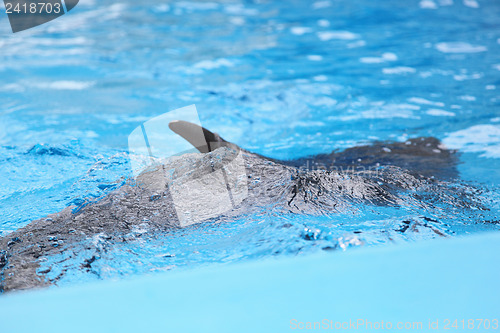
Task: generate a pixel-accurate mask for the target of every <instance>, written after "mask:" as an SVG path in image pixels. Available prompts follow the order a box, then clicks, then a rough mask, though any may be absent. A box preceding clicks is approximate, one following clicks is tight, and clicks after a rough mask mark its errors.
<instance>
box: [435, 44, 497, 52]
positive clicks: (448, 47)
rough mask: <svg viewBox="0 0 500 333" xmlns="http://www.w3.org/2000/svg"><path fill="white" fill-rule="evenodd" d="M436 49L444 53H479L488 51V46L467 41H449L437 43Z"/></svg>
mask: <svg viewBox="0 0 500 333" xmlns="http://www.w3.org/2000/svg"><path fill="white" fill-rule="evenodd" d="M436 49H437V50H438V51H440V52H443V53H478V52H485V51H488V49H487V48H486V46H482V45H472V44H469V43H465V42H447V43H438V44H436Z"/></svg>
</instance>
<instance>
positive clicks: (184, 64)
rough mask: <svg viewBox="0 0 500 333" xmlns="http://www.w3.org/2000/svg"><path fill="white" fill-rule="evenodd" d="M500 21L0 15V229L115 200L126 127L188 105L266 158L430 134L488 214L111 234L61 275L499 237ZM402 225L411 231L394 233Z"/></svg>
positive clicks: (297, 14) (418, 210)
mask: <svg viewBox="0 0 500 333" xmlns="http://www.w3.org/2000/svg"><path fill="white" fill-rule="evenodd" d="M498 17H500V5H499V4H498V2H496V1H494V0H491V1H480V0H478V1H477V2H476V1H473V0H467V1H464V2H461V1H451V0H441V1H405V2H401V1H383V2H373V1H356V2H353V1H316V2H310V1H286V2H284V1H283V2H280V1H255V2H251V1H223V2H217V3H216V2H213V3H212V2H190V1H182V2H166V3H159V2H158V1H141V2H140V3H137V2H133V1H121V2H111V1H99V2H97V1H95V2H94V1H83V2H81V3H80V4H79V5H78V6H77V7H76V8H75V9H73V10H72V12H71V13H69V14H67V15H64V16H63V17H61V18H59V19H57V20H55V21H53V22H50V23H48V24H45V25H43V26H40V27H38V28H35V29H31V30H28V31H26V32H22V33H17V34H12V33H11V32H10V30H9V29H10V28H9V26H8V22H7V17H6V15H5V13H2V14H1V15H0V50H1V52H0V60H1V61H0V98H1V100H2V103H1V107H0V175H1V176H0V177H1V184H2V186H1V187H0V216H1V219H0V235H6V234H8V233H9V232H11V231H13V230H16V229H18V228H20V227H22V226H24V225H26V224H28V223H29V222H30V221H32V220H34V219H37V218H41V217H44V216H46V215H47V214H50V213H54V212H58V211H60V210H61V209H63V208H64V207H66V206H68V205H79V204H81V203H82V202H83V201H84V200H85V199H86V198H89V197H100V196H102V195H105V194H106V193H107V192H108V191H110V190H112V189H113V188H114V187H115V186H117V184H119V183H120V182H121V181H123V180H124V179H127V178H128V177H130V173H131V170H130V165H129V161H128V156H127V136H128V135H129V134H130V132H131V131H132V130H133V129H134V128H136V127H137V126H138V125H140V124H141V123H142V122H144V121H146V120H148V119H150V118H151V117H154V116H157V115H160V114H162V113H164V112H167V111H169V110H173V109H177V108H179V107H183V106H186V105H190V104H196V106H197V108H198V111H199V113H200V117H201V120H202V122H203V124H204V125H205V126H206V127H207V128H210V129H212V130H214V131H217V132H218V133H220V134H221V135H222V136H223V137H224V138H226V139H228V140H230V141H233V142H235V143H237V144H238V145H240V146H241V147H244V148H246V149H248V150H251V151H254V152H257V153H260V154H263V155H266V156H270V157H274V158H282V159H293V158H298V157H302V156H306V155H312V154H316V153H327V152H330V151H332V150H334V149H344V148H348V147H352V146H355V145H359V144H366V143H369V142H372V141H375V140H396V141H404V140H406V139H408V138H412V137H417V136H435V137H437V138H439V139H441V140H442V141H443V142H444V144H445V145H447V146H448V147H451V148H454V149H458V150H459V151H460V152H461V155H460V161H461V163H460V164H459V166H458V168H459V171H460V175H461V176H460V177H461V179H460V180H457V181H456V184H455V185H456V186H463V187H470V186H472V187H474V189H476V190H477V192H476V193H475V195H476V196H477V197H478V198H479V199H480V200H481V201H482V203H483V204H484V205H485V206H487V207H488V208H489V209H490V210H489V211H487V212H478V211H477V210H473V209H465V208H463V207H459V206H457V207H456V209H455V210H450V211H449V214H448V215H447V216H443V214H442V212H443V209H444V208H443V209H441V210H440V211H439V212H436V211H435V210H433V209H431V208H432V207H431V206H432V205H431V204H430V203H429V205H423V206H414V205H409V207H407V208H405V209H397V208H387V207H385V208H384V207H362V206H360V207H357V210H356V213H355V214H352V213H346V214H331V215H327V216H319V217H318V216H306V215H290V216H283V215H277V214H274V213H273V212H272V211H266V210H263V211H262V212H261V213H260V214H255V215H252V216H245V217H241V218H238V219H236V220H235V221H233V223H229V224H227V223H226V224H217V223H216V221H210V222H207V223H205V224H203V225H199V226H196V227H192V228H187V229H183V230H179V231H176V232H174V233H173V234H171V235H155V236H144V237H142V238H141V237H138V240H137V241H136V242H135V243H132V244H127V245H114V246H112V247H111V248H108V249H107V250H106V251H105V253H102V254H100V260H98V262H96V264H95V265H93V266H95V270H94V271H93V272H83V271H81V270H80V269H79V267H80V266H81V263H82V261H83V260H84V258H87V257H88V256H89V255H90V256H91V255H92V253H90V254H89V253H85V252H84V251H82V252H80V253H64V254H63V255H61V257H60V258H52V259H50V260H49V261H48V263H47V265H51V266H52V268H53V270H52V271H51V273H50V274H53V276H52V277H55V276H57V274H58V272H60V271H62V270H66V271H67V275H66V277H65V278H64V279H62V280H61V281H60V284H64V283H75V282H77V281H88V280H93V279H103V278H114V277H118V276H129V275H134V274H139V273H146V272H154V271H161V270H171V269H177V268H180V269H184V268H190V267H198V266H201V265H210V264H213V263H220V262H223V263H225V262H238V261H245V260H249V259H255V258H262V257H267V256H278V257H279V256H289V255H297V254H305V253H314V252H321V251H323V250H328V249H341V250H342V249H347V248H349V247H358V246H374V245H384V244H388V243H393V242H396V243H404V242H413V241H421V240H427V239H433V238H436V237H441V236H439V235H438V234H437V233H436V232H435V231H433V230H438V231H439V233H441V234H444V235H447V236H452V237H453V236H456V235H465V234H469V233H477V232H481V231H488V230H498V229H499V225H498V219H499V215H500V214H499V213H500V210H499V208H500V207H499V200H498V199H499V198H500V188H499V185H500V172H499V170H500V24H499V23H498V22H499V20H498ZM435 195H440V194H439V193H435ZM437 210H439V207H437ZM407 220H412V221H416V222H418V223H419V224H418V226H417V227H416V228H417V229H418V230H419V232H412V233H401V232H399V231H398V230H400V229H401V226H402V225H403V221H407ZM283 224H287V225H291V227H289V228H281V226H282V225H283ZM359 231H361V232H362V235H360V234H359V233H358V232H359ZM140 233H141V232H140V230H138V231H137V234H140Z"/></svg>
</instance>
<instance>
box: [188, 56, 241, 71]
mask: <svg viewBox="0 0 500 333" xmlns="http://www.w3.org/2000/svg"><path fill="white" fill-rule="evenodd" d="M232 66H234V64H233V63H232V62H231V61H229V60H227V59H225V58H220V59H216V60H202V61H200V62H197V63H196V64H194V65H193V67H194V68H197V69H215V68H220V67H232Z"/></svg>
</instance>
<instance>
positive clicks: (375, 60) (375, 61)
mask: <svg viewBox="0 0 500 333" xmlns="http://www.w3.org/2000/svg"><path fill="white" fill-rule="evenodd" d="M359 61H360V62H362V63H365V64H380V63H382V62H384V59H382V58H379V57H363V58H359Z"/></svg>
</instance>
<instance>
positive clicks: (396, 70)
mask: <svg viewBox="0 0 500 333" xmlns="http://www.w3.org/2000/svg"><path fill="white" fill-rule="evenodd" d="M416 71H417V70H416V69H415V68H412V67H404V66H398V67H391V68H383V69H382V73H384V74H411V73H415V72H416Z"/></svg>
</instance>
